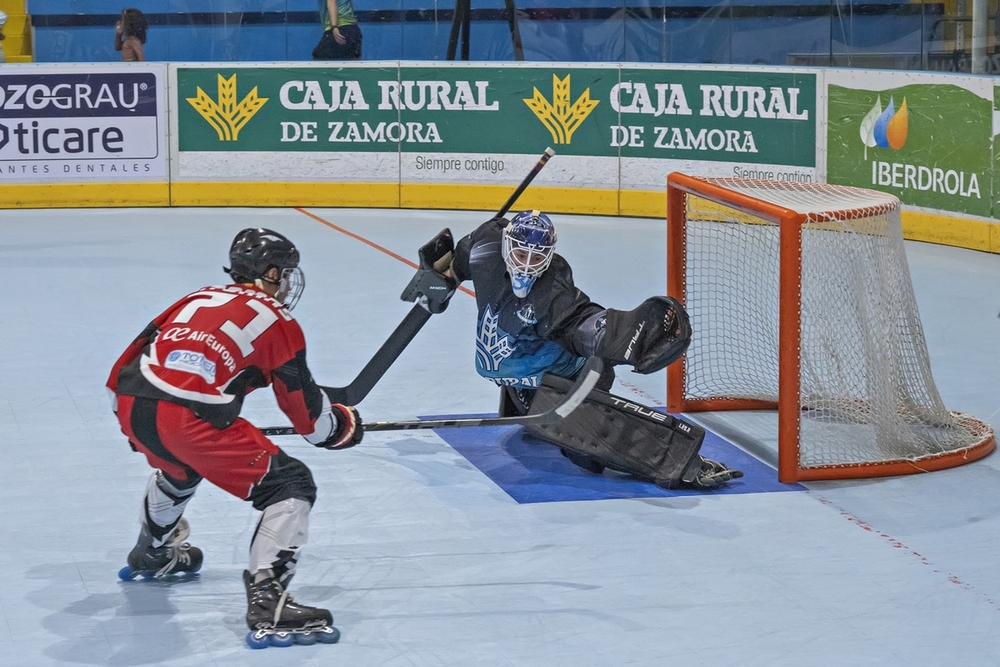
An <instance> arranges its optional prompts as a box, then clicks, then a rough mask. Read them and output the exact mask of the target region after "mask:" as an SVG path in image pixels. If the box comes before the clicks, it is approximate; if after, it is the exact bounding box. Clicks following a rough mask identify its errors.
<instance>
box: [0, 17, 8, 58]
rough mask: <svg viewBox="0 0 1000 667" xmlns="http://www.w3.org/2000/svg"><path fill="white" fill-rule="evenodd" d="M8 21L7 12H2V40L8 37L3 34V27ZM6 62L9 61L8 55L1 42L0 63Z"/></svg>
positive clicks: (0, 36) (0, 22)
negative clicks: (5, 53)
mask: <svg viewBox="0 0 1000 667" xmlns="http://www.w3.org/2000/svg"><path fill="white" fill-rule="evenodd" d="M6 23H7V12H0V41H3V40H4V39H6V36H5V35H4V34H3V27H4V25H5V24H6ZM5 62H7V56H6V55H4V52H3V45H2V44H0V63H5Z"/></svg>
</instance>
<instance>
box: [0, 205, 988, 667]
mask: <svg viewBox="0 0 1000 667" xmlns="http://www.w3.org/2000/svg"><path fill="white" fill-rule="evenodd" d="M486 217H488V214H486V213H482V212H478V213H477V212H456V211H449V212H442V211H413V210H387V211H383V210H348V209H308V210H299V209H174V210H166V209H152V210H150V209H129V210H121V209H119V210H28V211H2V212H0V266H2V267H3V271H4V276H5V277H6V283H7V285H8V291H7V298H5V299H4V300H3V301H2V304H0V312H2V316H0V322H2V330H3V334H2V339H0V342H2V344H0V378H2V383H0V452H2V464H0V507H2V510H0V572H3V574H4V577H3V583H2V584H0V665H4V666H10V667H28V666H35V665H115V666H118V665H121V666H133V665H171V666H177V667H180V666H206V665H211V666H223V665H296V666H298V665H315V666H319V665H324V666H325V665H355V666H363V667H370V666H375V665H394V666H445V665H448V666H450V665H455V666H462V667H468V666H473V665H475V666H479V665H483V666H489V667H497V666H503V667H521V666H538V667H558V666H563V665H565V666H567V667H569V666H594V667H605V666H607V667H619V666H625V665H639V666H646V665H649V666H654V665H655V666H659V665H671V664H681V665H686V666H688V667H695V666H711V667H717V666H719V665H741V666H760V667H765V666H766V667H776V666H785V665H787V666H793V665H794V666H810V667H817V666H827V665H829V666H847V665H849V666H852V667H856V666H863V665H873V666H874V665H878V666H879V667H895V666H903V665H919V666H927V667H936V666H939V665H970V666H979V665H1000V471H998V467H1000V458H998V457H997V456H996V455H993V456H990V457H987V458H986V459H984V460H982V461H979V462H976V463H973V464H970V465H967V466H964V467H960V468H957V469H953V470H947V471H943V472H936V473H931V474H925V475H916V476H909V477H902V478H892V479H877V480H863V481H852V482H836V483H834V482H826V483H810V484H804V485H781V484H778V483H777V479H776V474H775V472H774V469H773V468H772V467H770V465H771V464H773V463H774V459H775V454H774V451H775V447H776V445H775V434H774V433H773V432H772V429H771V427H770V421H769V419H768V418H767V416H766V415H765V416H762V415H754V414H748V415H739V414H736V415H726V416H721V415H703V416H701V417H698V419H700V420H701V423H703V424H705V425H707V426H709V427H710V428H711V430H712V431H713V433H712V435H711V437H710V438H709V440H707V441H706V448H710V447H711V448H713V449H711V451H713V452H714V453H716V455H717V456H718V457H719V458H721V459H722V460H723V461H726V462H730V463H732V462H734V461H735V462H737V463H738V465H737V466H736V467H745V468H746V470H747V472H748V474H747V477H746V478H745V479H744V480H742V481H740V482H739V483H738V484H734V485H733V486H732V487H731V488H729V489H727V490H726V491H725V492H722V493H696V492H690V491H688V492H663V491H662V490H660V489H656V488H655V487H651V486H649V485H644V484H641V483H639V482H635V481H632V480H623V479H620V478H615V477H613V476H610V475H605V476H604V477H602V478H597V477H594V476H591V475H588V474H587V473H584V472H582V471H579V470H577V469H576V468H574V467H572V465H571V464H569V463H568V462H567V461H566V460H565V459H562V457H560V456H559V455H558V453H554V450H553V449H552V448H548V447H545V446H543V445H538V444H532V443H525V442H524V441H523V440H522V438H521V433H520V430H519V429H517V428H510V427H503V428H495V429H463V430H462V431H461V432H459V431H457V430H452V431H430V430H427V431H412V432H384V433H382V432H380V433H369V434H367V435H366V436H365V439H364V442H363V443H362V444H361V445H360V446H358V447H356V448H354V449H351V450H347V451H342V452H329V451H325V450H319V449H315V448H313V447H311V446H309V445H308V444H307V443H306V442H305V441H304V440H302V439H301V438H298V437H283V438H276V439H275V441H276V442H277V443H278V444H279V445H281V446H282V447H283V448H285V449H286V451H288V452H289V453H290V454H291V455H292V456H295V457H297V458H299V459H301V460H302V461H304V462H305V463H306V464H307V465H308V466H309V467H310V468H311V469H312V471H313V475H314V477H315V479H316V482H317V485H318V487H319V500H318V501H317V503H316V506H315V508H314V510H313V513H312V516H311V524H310V541H309V544H308V545H307V547H306V548H305V550H304V551H303V555H302V558H301V560H300V564H299V568H298V574H297V576H296V579H295V582H294V584H293V586H292V593H293V594H294V595H295V597H296V599H297V600H299V601H301V602H303V603H306V604H312V605H317V606H323V607H327V608H329V609H330V610H331V611H332V612H333V614H334V617H335V619H336V620H335V624H336V625H337V626H338V627H339V628H340V630H341V631H342V633H343V637H342V639H341V641H340V643H339V644H337V645H333V646H327V645H317V646H308V647H303V646H295V647H292V648H288V649H279V648H270V649H267V650H264V651H253V650H251V649H249V648H248V647H247V646H246V645H245V644H244V639H243V638H244V635H245V634H246V631H247V630H246V627H245V624H244V621H243V614H244V613H245V611H246V603H245V597H244V593H243V584H242V581H241V578H240V573H241V571H242V570H243V568H244V567H245V565H246V558H247V549H248V546H249V540H250V536H251V534H252V531H253V529H254V525H255V522H256V517H257V514H256V512H254V510H253V509H252V508H251V507H250V506H249V505H248V504H247V503H243V502H241V501H239V500H237V499H235V498H233V497H230V496H228V495H226V494H225V493H224V492H222V491H220V490H218V489H216V488H214V487H211V486H210V485H209V484H208V483H204V484H202V486H201V487H200V488H199V490H198V493H197V495H196V496H195V498H194V500H193V501H192V502H191V504H190V505H189V507H188V511H187V513H186V516H187V517H188V519H189V521H190V523H191V526H192V536H191V541H192V543H193V544H195V545H196V546H198V547H200V548H201V549H203V550H204V552H205V565H204V568H203V569H202V571H201V574H200V576H199V577H198V578H196V579H194V580H192V581H181V582H173V583H156V582H129V583H124V582H121V581H119V580H118V578H117V576H116V573H117V572H118V570H119V568H120V567H122V566H123V565H124V564H125V556H126V554H127V553H128V550H129V549H130V548H131V546H132V544H133V543H134V540H135V537H136V534H137V531H138V515H139V505H140V499H141V497H142V493H143V489H144V486H145V482H146V479H147V477H148V475H149V472H150V471H149V468H148V467H147V465H146V463H145V460H144V459H143V457H141V456H139V455H137V454H134V453H132V452H131V451H130V450H129V448H128V446H127V444H126V441H125V439H124V436H122V435H121V433H120V431H119V430H118V426H117V422H116V421H115V420H114V418H113V415H112V413H111V411H110V408H109V403H108V399H107V396H106V393H105V390H104V382H105V380H106V377H107V373H108V371H109V369H110V367H111V365H112V363H113V362H114V360H115V358H116V357H117V356H118V355H119V354H120V352H121V351H122V350H123V349H124V348H125V346H126V345H127V344H128V343H129V342H130V341H131V339H132V338H133V337H134V336H135V335H137V334H138V333H139V332H140V331H141V330H142V329H143V327H144V326H145V324H146V323H147V322H148V321H149V320H150V319H151V318H152V317H153V316H155V315H156V314H158V313H159V312H160V311H161V310H163V309H164V308H165V307H166V306H167V305H169V304H170V303H172V302H173V301H174V300H176V299H177V298H179V297H180V296H182V295H183V294H185V293H187V292H189V291H192V290H194V289H197V288H198V287H201V286H204V285H208V284H218V283H221V282H223V281H224V278H225V276H224V275H223V274H222V271H221V267H222V266H223V265H225V264H226V263H227V250H228V246H229V243H230V241H231V240H232V238H233V236H234V235H235V234H236V232H237V231H239V230H240V229H242V228H244V227H250V226H267V227H271V228H273V229H275V230H277V231H280V232H282V233H284V234H286V235H287V236H289V237H290V238H291V239H292V240H293V241H294V242H295V243H296V244H297V245H298V246H299V247H300V248H301V249H302V256H303V259H302V266H303V268H304V271H305V275H306V281H307V286H306V290H305V294H304V296H303V298H302V301H301V302H300V303H299V305H298V306H297V308H296V310H295V313H294V314H295V316H296V317H297V318H298V320H299V321H300V322H301V324H302V327H303V329H304V330H305V333H306V338H307V341H308V344H309V348H308V350H309V356H308V360H309V364H310V367H311V369H312V371H313V373H314V375H315V376H316V378H317V380H318V381H319V382H320V383H322V384H329V385H337V386H342V385H345V384H347V383H348V382H349V381H350V380H351V379H353V377H354V376H355V374H356V373H357V372H358V371H359V370H360V369H361V368H362V366H363V365H364V364H365V363H366V362H367V361H368V359H369V358H370V357H371V355H372V354H373V353H374V352H375V350H376V349H377V348H378V347H379V345H380V344H381V343H382V341H384V340H385V338H386V337H387V336H388V334H389V333H390V332H391V331H392V329H393V328H394V327H395V326H396V324H397V323H398V322H399V321H400V320H401V319H402V318H403V316H404V315H405V314H406V313H407V311H408V310H409V308H410V304H407V303H404V302H402V301H400V299H399V294H400V292H401V291H402V289H403V287H404V286H405V285H406V283H407V282H408V281H409V279H410V277H411V276H412V274H413V269H412V268H411V267H410V266H409V265H407V263H406V262H405V261H403V260H404V259H406V260H410V261H415V259H416V250H417V248H418V247H419V246H420V245H421V244H423V243H424V242H426V241H427V240H429V239H430V238H431V237H432V236H434V235H435V234H436V233H437V232H438V231H439V230H441V229H442V228H444V227H450V228H451V229H452V231H453V232H454V234H455V236H456V238H457V237H459V236H461V235H463V234H465V233H467V232H468V231H471V230H472V229H473V228H474V227H475V226H476V225H477V224H478V223H480V222H482V221H483V220H484V219H486ZM553 219H554V221H555V222H556V225H557V228H558V231H559V239H560V240H559V252H560V253H561V254H563V255H564V256H565V257H567V259H568V260H569V261H570V263H571V264H572V266H573V269H574V275H575V278H576V281H577V285H578V286H580V287H581V288H582V289H583V290H584V291H586V292H587V293H588V294H589V295H590V296H591V298H593V299H594V300H595V301H597V302H599V303H601V304H603V305H605V306H613V307H618V308H626V309H627V308H633V307H635V306H636V305H638V304H639V302H641V301H642V300H643V299H645V298H646V297H648V296H651V295H653V294H657V293H662V292H663V291H664V289H665V278H664V275H665V265H664V264H665V229H664V225H663V223H662V221H658V220H648V219H630V218H600V217H587V216H558V215H557V216H553ZM907 255H908V259H909V262H910V268H911V272H912V274H913V281H914V288H915V291H916V296H917V300H918V304H919V307H920V311H921V316H922V319H923V325H924V329H925V333H926V335H927V339H928V346H929V349H930V354H931V360H932V364H933V370H934V374H935V379H936V381H937V386H938V389H939V390H940V392H941V394H942V396H943V398H944V400H945V403H946V405H947V406H948V407H949V408H951V409H953V410H960V411H963V412H968V413H971V414H973V415H976V416H978V417H980V418H982V419H984V420H985V421H987V422H989V423H990V424H991V425H992V426H994V428H997V427H1000V417H998V411H1000V391H998V388H997V380H998V378H1000V350H998V346H997V341H998V339H1000V319H998V312H1000V296H998V285H1000V256H998V255H990V254H985V253H979V252H974V251H969V250H962V249H956V248H948V247H942V246H934V245H928V244H922V243H910V242H908V243H907ZM474 333H475V302H474V299H473V298H471V297H470V296H469V295H468V294H465V293H458V294H456V296H455V298H454V299H453V301H452V304H451V306H450V307H449V309H448V310H447V312H445V313H443V314H440V315H435V316H433V317H432V318H431V320H430V321H429V323H428V324H427V325H426V326H425V327H424V329H423V330H422V331H421V332H420V333H419V334H418V335H417V337H416V339H415V340H414V341H413V343H412V344H411V345H410V347H409V348H408V349H407V350H406V351H405V352H404V353H403V355H402V356H401V357H400V359H399V360H398V361H397V363H396V364H395V365H394V366H393V367H392V368H391V369H390V370H389V372H388V373H387V374H386V376H385V377H384V378H383V380H382V381H381V382H380V383H379V384H378V385H377V386H376V387H375V389H374V390H373V391H372V393H371V394H370V395H369V396H368V398H367V399H366V400H365V401H363V402H362V403H361V405H360V410H361V413H362V415H363V416H364V417H365V418H366V419H370V420H389V419H411V418H415V417H418V416H429V415H480V414H484V413H490V412H495V410H496V404H497V390H496V388H495V387H493V386H492V385H491V384H490V383H488V382H486V381H485V380H482V379H481V378H479V377H478V376H477V375H476V373H475V370H474V364H473V359H474V349H475V348H474ZM613 391H614V392H615V393H617V394H619V395H622V396H627V397H630V398H632V399H634V400H636V401H640V402H643V403H645V404H646V405H650V406H662V405H663V404H664V401H665V393H666V390H665V377H664V373H663V372H660V373H657V374H654V375H649V376H639V375H635V374H632V373H628V372H621V371H620V372H619V381H618V382H617V383H616V386H615V387H614V389H613ZM272 396H273V395H272V394H271V393H270V391H268V390H264V391H258V392H257V393H255V394H254V395H252V396H251V397H250V398H249V399H248V401H247V405H246V410H245V411H244V416H245V417H248V418H249V419H251V420H252V421H254V422H255V423H257V424H258V425H282V424H284V423H286V421H285V419H284V417H283V415H281V413H280V412H279V410H278V409H277V406H276V404H275V402H274V399H273V397H272Z"/></svg>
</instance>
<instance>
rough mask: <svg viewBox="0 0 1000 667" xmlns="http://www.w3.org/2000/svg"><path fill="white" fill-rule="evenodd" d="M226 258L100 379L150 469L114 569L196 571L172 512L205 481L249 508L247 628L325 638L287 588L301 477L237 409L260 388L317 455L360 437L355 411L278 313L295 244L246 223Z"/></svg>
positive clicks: (295, 271) (325, 628) (300, 468)
mask: <svg viewBox="0 0 1000 667" xmlns="http://www.w3.org/2000/svg"><path fill="white" fill-rule="evenodd" d="M229 259H230V262H231V266H230V268H228V269H226V272H227V273H229V275H230V276H231V277H232V280H233V284H231V285H226V286H222V287H206V288H203V289H200V290H198V291H196V292H193V293H192V294H188V295H187V296H185V297H183V298H182V299H180V300H179V301H177V302H176V303H175V304H174V305H172V306H170V307H169V308H167V309H166V310H165V311H163V313H161V314H160V315H158V316H157V317H156V318H155V319H153V321H152V322H151V323H150V324H149V325H148V326H147V327H146V329H145V330H144V331H143V332H142V333H141V334H140V335H139V337H138V338H136V339H135V340H134V341H133V342H132V344H131V345H129V346H128V348H127V349H126V350H125V352H124V353H123V354H122V355H121V357H120V358H119V359H118V361H117V362H116V363H115V365H114V367H113V368H112V370H111V376H110V377H109V378H108V383H107V386H108V389H109V390H110V391H111V392H112V393H113V399H112V400H113V402H114V405H115V412H116V414H117V416H118V420H119V422H120V424H121V428H122V431H123V432H124V434H125V435H126V436H127V437H128V440H129V443H130V444H131V446H132V448H133V449H134V450H135V451H138V452H141V453H142V454H144V455H145V456H146V459H147V460H148V462H149V464H150V465H151V466H152V467H153V468H154V469H155V472H154V473H153V474H152V476H151V477H150V479H149V482H148V484H147V486H146V493H145V498H144V500H143V506H142V513H141V529H140V533H139V538H138V541H137V542H136V545H135V547H134V548H133V549H132V551H131V552H130V553H129V555H128V566H127V567H125V568H124V569H123V570H122V572H121V573H120V576H121V577H122V578H123V579H131V578H134V577H135V576H138V575H142V576H146V577H157V578H159V577H163V576H170V575H183V574H189V573H194V572H196V571H197V570H198V569H199V568H200V567H201V564H202V552H201V550H200V549H198V548H196V547H193V546H190V544H188V543H187V541H186V538H187V536H188V535H189V533H190V528H189V526H188V524H187V521H186V520H185V519H184V518H182V515H183V513H184V508H185V507H186V506H187V503H188V502H189V501H190V500H191V497H192V496H193V495H194V492H195V489H196V488H197V487H198V484H199V483H200V482H201V481H202V479H207V480H208V481H209V482H212V483H213V484H215V485H216V486H218V487H220V488H222V489H224V490H225V491H228V492H229V493H231V494H232V495H234V496H236V497H237V498H240V499H243V500H247V501H250V502H251V503H253V506H254V508H255V509H257V510H260V511H261V513H262V514H261V517H260V521H259V522H258V524H257V529H256V531H255V532H254V536H253V538H252V540H251V543H250V562H249V567H248V568H247V570H246V571H245V572H244V584H245V587H246V591H247V604H248V608H247V624H248V625H249V627H250V629H251V630H252V631H258V634H259V636H260V638H261V639H262V640H263V642H264V645H267V640H268V639H269V638H271V639H273V638H274V637H277V636H279V635H280V639H281V641H285V640H288V641H291V640H292V639H294V640H295V641H298V642H299V643H312V642H314V641H316V640H317V639H319V640H321V641H326V642H332V641H336V639H337V637H339V632H338V631H337V630H336V628H333V626H332V622H333V619H332V617H331V615H330V612H329V611H327V610H325V609H317V608H313V607H308V606H305V605H300V604H297V603H295V602H293V600H292V598H291V597H289V596H288V594H287V588H288V583H289V580H290V579H291V578H292V575H293V573H294V571H295V565H296V561H297V559H298V554H299V551H300V550H301V548H302V546H303V545H304V544H305V541H306V537H307V526H308V519H309V511H310V509H311V508H312V505H313V503H314V502H315V500H316V485H315V484H314V483H313V478H312V474H311V473H310V471H309V469H308V468H307V467H306V466H305V465H304V464H303V463H302V462H300V461H298V460H296V459H294V458H292V457H290V456H288V455H287V454H286V453H285V452H283V451H282V450H281V449H279V448H278V447H277V446H275V445H274V444H273V443H272V442H271V441H270V440H268V439H267V438H266V437H265V436H264V435H263V434H262V433H261V432H260V431H259V430H258V429H257V428H256V427H255V426H254V425H253V424H251V423H250V422H248V421H246V420H244V419H241V418H240V416H239V414H240V409H241V407H242V405H243V399H244V397H245V396H246V395H247V394H248V393H250V392H251V391H253V390H254V389H258V388H261V387H267V386H269V385H270V386H272V387H273V390H274V393H275V396H276V398H277V401H278V405H279V407H280V408H281V410H282V411H283V412H284V413H285V414H286V415H287V416H288V418H289V419H290V420H291V422H292V425H293V426H294V428H295V431H296V432H297V433H299V434H301V435H302V436H303V437H304V438H305V439H306V440H308V441H309V442H310V443H312V444H313V445H315V446H317V447H325V448H327V449H344V448H347V447H352V446H354V445H356V444H357V443H359V442H360V441H361V438H362V435H363V430H362V423H361V418H360V416H359V414H358V411H357V410H356V409H355V408H353V407H349V406H344V405H339V404H337V403H332V402H331V401H330V398H329V397H328V395H327V393H326V391H325V390H324V388H323V387H320V386H318V385H317V384H316V382H315V381H314V380H313V378H312V375H311V374H310V372H309V368H308V366H307V365H306V346H305V338H304V336H303V333H302V329H301V328H300V327H299V324H298V322H296V320H295V318H294V317H292V314H291V310H292V308H293V307H294V305H295V303H296V301H297V300H298V298H299V296H300V295H301V293H302V289H303V287H304V285H305V281H304V278H303V274H302V271H301V269H300V268H299V266H298V264H299V252H298V250H297V249H296V248H295V246H294V245H292V243H291V242H290V241H289V240H288V239H287V238H285V237H284V236H282V235H281V234H278V233H276V232H273V231H270V230H267V229H245V230H243V231H241V232H240V233H239V234H238V235H237V236H236V238H235V239H234V241H233V243H232V247H231V248H230V251H229ZM276 633H277V634H276ZM251 635H253V632H252V633H251ZM248 641H250V637H249V636H248ZM271 643H277V641H271ZM251 645H253V644H251Z"/></svg>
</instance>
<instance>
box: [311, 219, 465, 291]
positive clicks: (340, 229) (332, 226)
mask: <svg viewBox="0 0 1000 667" xmlns="http://www.w3.org/2000/svg"><path fill="white" fill-rule="evenodd" d="M295 210H296V211H298V212H299V213H301V214H302V215H305V216H309V217H310V218H312V219H313V220H315V221H316V222H320V223H322V224H324V225H326V226H327V227H329V228H330V229H334V230H336V231H338V232H340V233H341V234H345V235H347V236H350V237H351V238H352V239H354V240H355V241H361V242H362V243H364V244H365V245H366V246H370V247H372V248H375V249H376V250H378V251H379V252H383V253H385V254H386V255H389V257H392V258H393V259H398V260H399V261H401V262H402V263H403V264H406V265H407V266H409V267H410V268H411V269H419V268H420V267H419V266H417V264H415V263H414V262H411V261H410V260H408V259H406V258H405V257H403V256H402V255H397V254H396V253H394V252H393V251H391V250H389V249H388V248H383V247H382V246H380V245H379V244H377V243H375V242H374V241H369V240H368V239H366V238H365V237H363V236H360V235H358V234H355V233H354V232H352V231H349V230H347V229H344V228H343V227H340V226H339V225H335V224H333V223H332V222H330V221H329V220H324V219H323V218H321V217H319V216H318V215H316V214H315V213H310V212H309V211H307V210H305V209H304V208H299V207H298V206H296V207H295ZM458 289H459V290H461V291H462V292H465V293H466V294H468V295H469V296H476V293H475V292H473V291H472V290H471V289H469V288H468V287H462V286H461V285H459V287H458Z"/></svg>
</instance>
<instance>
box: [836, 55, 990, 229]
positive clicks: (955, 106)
mask: <svg viewBox="0 0 1000 667" xmlns="http://www.w3.org/2000/svg"><path fill="white" fill-rule="evenodd" d="M826 77H827V94H828V99H829V107H828V112H827V115H828V119H827V126H828V127H827V181H828V182H830V183H838V184H842V185H854V186H858V187H866V188H872V189H875V190H882V191H884V192H890V193H892V194H894V195H896V196H898V197H899V199H900V201H902V202H903V204H906V205H910V206H916V207H921V208H926V209H933V210H941V211H952V212H956V213H966V214H971V215H976V216H983V217H987V216H989V215H990V214H991V210H992V192H993V171H994V170H993V156H992V154H993V150H992V139H993V137H992V127H993V107H994V101H993V100H994V93H993V83H992V82H991V81H990V80H989V79H986V78H975V77H952V76H941V75H929V74H919V75H915V74H913V73H904V72H882V71H880V72H858V71H850V72H848V71H840V70H838V71H831V72H828V73H827V75H826Z"/></svg>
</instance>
